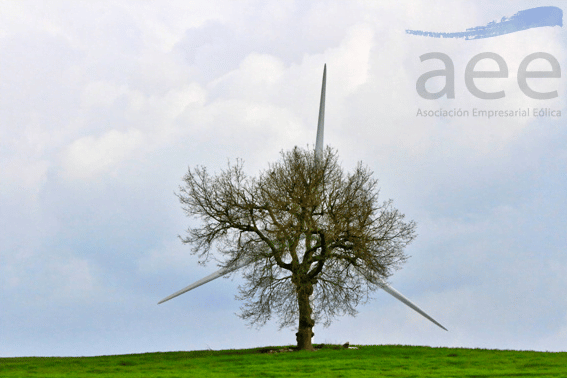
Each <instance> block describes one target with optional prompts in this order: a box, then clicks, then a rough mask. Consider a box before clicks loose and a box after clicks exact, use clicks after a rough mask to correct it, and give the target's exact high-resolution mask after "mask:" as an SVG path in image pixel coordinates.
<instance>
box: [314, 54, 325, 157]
mask: <svg viewBox="0 0 567 378" xmlns="http://www.w3.org/2000/svg"><path fill="white" fill-rule="evenodd" d="M326 85H327V65H326V64H325V67H324V68H323V85H322V86H321V103H320V104H319V121H318V122H317V140H316V142H315V153H316V154H317V155H320V154H322V153H323V147H324V146H323V134H324V126H325V88H326Z"/></svg>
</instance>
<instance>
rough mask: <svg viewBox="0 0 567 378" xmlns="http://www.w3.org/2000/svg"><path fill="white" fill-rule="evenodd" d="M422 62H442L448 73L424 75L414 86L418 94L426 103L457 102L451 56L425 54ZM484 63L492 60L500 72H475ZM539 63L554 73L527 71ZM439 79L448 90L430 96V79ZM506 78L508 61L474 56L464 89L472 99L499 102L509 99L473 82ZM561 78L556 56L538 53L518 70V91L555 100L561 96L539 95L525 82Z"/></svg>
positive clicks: (490, 55) (486, 55)
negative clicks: (480, 79) (431, 60)
mask: <svg viewBox="0 0 567 378" xmlns="http://www.w3.org/2000/svg"><path fill="white" fill-rule="evenodd" d="M419 58H420V59H421V61H422V62H423V61H425V60H429V59H439V60H441V61H442V62H443V63H444V64H445V69H442V70H435V71H429V72H426V73H424V74H423V75H421V76H420V77H419V78H418V79H417V82H416V83H415V89H416V90H417V93H418V94H419V95H420V96H421V97H423V98H424V99H427V100H435V99H438V98H440V97H442V96H445V95H446V96H447V98H455V67H454V65H453V61H452V60H451V58H450V57H449V55H447V54H443V53H440V52H431V53H427V54H423V55H421V56H420V57H419ZM483 59H492V60H493V61H495V62H496V64H497V65H498V71H475V66H476V65H477V63H478V62H480V61H481V60H483ZM536 59H544V60H546V61H548V62H549V64H550V65H551V69H550V70H549V71H528V65H529V64H530V63H531V62H533V61H534V60H536ZM438 76H443V77H445V87H443V89H441V90H440V91H439V92H433V93H432V92H429V91H428V90H427V89H426V88H425V83H426V82H427V81H428V80H429V79H431V78H434V77H438ZM507 77H508V65H507V64H506V61H505V60H504V58H502V57H501V56H500V55H498V54H496V53H493V52H483V53H480V54H477V55H475V56H473V57H472V58H471V60H470V61H469V62H468V64H467V67H466V69H465V85H466V86H467V89H468V90H469V92H470V93H471V94H472V95H473V96H475V97H478V98H480V99H483V100H496V99H499V98H504V97H506V93H505V92H504V91H497V92H484V91H482V90H480V89H479V88H478V87H477V86H476V84H475V82H474V79H476V78H484V79H487V78H493V79H505V78H507ZM560 77H561V67H560V66H559V62H558V61H557V59H555V57H554V56H553V55H551V54H549V53H545V52H536V53H533V54H530V55H528V56H526V57H525V58H524V60H522V62H521V63H520V66H519V67H518V75H517V79H518V87H520V90H521V91H522V92H523V93H524V94H525V95H526V96H528V97H530V98H533V99H537V100H549V99H551V98H555V97H557V96H558V94H557V91H556V90H555V91H551V92H537V91H535V90H533V89H532V88H530V86H529V85H528V82H527V80H526V79H528V78H540V79H557V78H560Z"/></svg>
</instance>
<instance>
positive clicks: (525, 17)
mask: <svg viewBox="0 0 567 378" xmlns="http://www.w3.org/2000/svg"><path fill="white" fill-rule="evenodd" d="M544 26H560V27H562V26H563V11H562V10H561V9H559V8H557V7H537V8H531V9H526V10H523V11H519V12H518V13H516V14H515V15H513V16H512V17H510V18H506V17H502V19H501V20H500V22H496V21H492V22H489V23H488V25H486V26H477V27H474V28H469V29H467V31H464V32H457V33H435V32H427V31H421V30H406V33H408V34H413V35H421V36H424V37H433V38H464V39H466V40H471V39H481V38H490V37H497V36H499V35H503V34H510V33H515V32H517V31H520V30H527V29H533V28H541V27H544Z"/></svg>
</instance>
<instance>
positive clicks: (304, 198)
mask: <svg viewBox="0 0 567 378" xmlns="http://www.w3.org/2000/svg"><path fill="white" fill-rule="evenodd" d="M371 176H372V172H371V171H370V170H368V169H367V168H366V167H364V166H362V164H360V163H359V164H358V166H357V167H356V169H355V170H354V172H352V173H348V174H346V175H345V173H344V172H343V170H342V168H341V167H340V166H339V164H338V163H337V153H336V151H334V150H332V149H331V148H327V149H326V150H325V151H324V152H323V153H322V154H316V153H315V152H314V151H309V150H303V149H300V148H297V147H296V148H295V149H293V150H292V151H289V152H282V159H281V160H280V161H279V162H277V163H275V164H272V165H270V166H269V168H268V169H267V170H265V171H263V172H261V174H260V176H259V177H258V178H253V177H247V176H246V175H245V174H244V172H243V169H242V162H241V161H237V163H236V165H232V166H231V165H230V164H229V166H228V168H227V169H226V170H223V171H221V173H220V174H218V175H216V176H210V175H209V174H208V172H207V170H206V168H202V167H201V168H199V167H197V168H195V169H194V170H191V169H189V171H188V173H187V174H186V175H185V177H184V182H185V185H184V186H182V187H180V193H179V194H178V197H179V200H180V201H181V203H182V205H183V209H184V210H185V212H186V214H187V215H188V216H193V217H198V218H200V219H201V221H202V224H201V226H200V227H199V228H190V229H189V230H188V231H187V232H188V234H187V236H186V237H184V238H181V239H182V241H183V242H184V243H188V244H191V245H192V246H193V249H192V252H193V253H195V254H197V255H199V257H200V262H201V263H206V262H207V261H209V260H210V259H212V258H215V259H217V260H219V261H220V260H222V261H221V262H220V266H221V267H222V268H229V269H230V268H235V267H237V266H241V265H245V267H244V268H243V270H242V271H243V276H244V278H245V280H246V284H245V285H244V286H242V287H239V290H240V295H239V296H238V298H239V299H241V300H244V302H245V304H244V306H243V307H242V308H241V313H240V314H239V316H240V317H242V318H244V319H246V320H247V321H248V322H249V323H250V324H255V325H258V326H261V325H263V324H265V323H266V321H268V320H269V319H270V318H271V317H272V315H277V316H278V317H279V320H280V327H285V326H292V325H293V324H296V322H297V321H298V332H297V333H296V336H297V348H298V349H308V350H312V349H313V346H312V344H311V339H312V337H313V335H314V334H313V326H314V325H315V322H316V321H318V322H319V321H322V322H323V323H324V325H325V326H327V325H329V324H330V322H331V320H332V318H333V317H335V316H340V315H344V314H349V315H355V314H356V309H355V308H356V306H357V305H358V304H361V303H364V302H366V301H367V300H368V299H369V294H370V293H371V292H372V291H374V290H376V289H378V288H380V287H381V283H382V282H384V280H386V279H387V278H388V277H389V276H390V275H391V274H392V273H393V270H395V269H398V268H399V267H400V266H401V264H402V263H403V262H404V261H405V260H406V259H407V256H406V255H405V254H404V251H403V250H404V247H406V246H407V245H408V243H410V242H411V241H412V240H413V239H414V237H415V231H414V230H415V223H414V222H413V221H410V222H404V220H403V219H404V215H403V214H401V213H400V212H399V211H398V210H396V209H395V208H393V207H392V202H391V200H390V201H386V202H383V203H379V202H378V193H379V190H378V188H377V186H376V185H377V181H376V180H375V179H373V178H372V177H371ZM213 245H214V246H215V248H213Z"/></svg>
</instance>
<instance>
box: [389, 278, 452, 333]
mask: <svg viewBox="0 0 567 378" xmlns="http://www.w3.org/2000/svg"><path fill="white" fill-rule="evenodd" d="M380 286H381V287H382V289H384V291H385V292H386V293H388V294H390V295H391V296H393V297H394V298H396V299H397V300H399V301H401V302H403V303H404V304H405V305H406V306H408V307H410V308H412V309H413V310H415V311H416V312H418V313H419V314H420V315H421V316H423V317H425V318H427V319H428V320H429V321H431V322H433V323H434V324H435V325H437V326H439V327H441V328H443V329H444V330H445V331H448V330H447V328H445V327H443V326H442V325H441V324H439V323H437V322H436V321H435V319H433V318H432V317H431V316H429V315H427V314H426V313H425V311H423V310H422V309H420V308H419V307H417V305H416V304H414V303H413V302H412V301H410V300H409V299H407V298H406V297H405V296H403V295H402V293H400V292H399V291H397V290H396V289H394V288H393V287H391V286H390V285H388V284H387V283H385V282H381V285H380Z"/></svg>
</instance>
